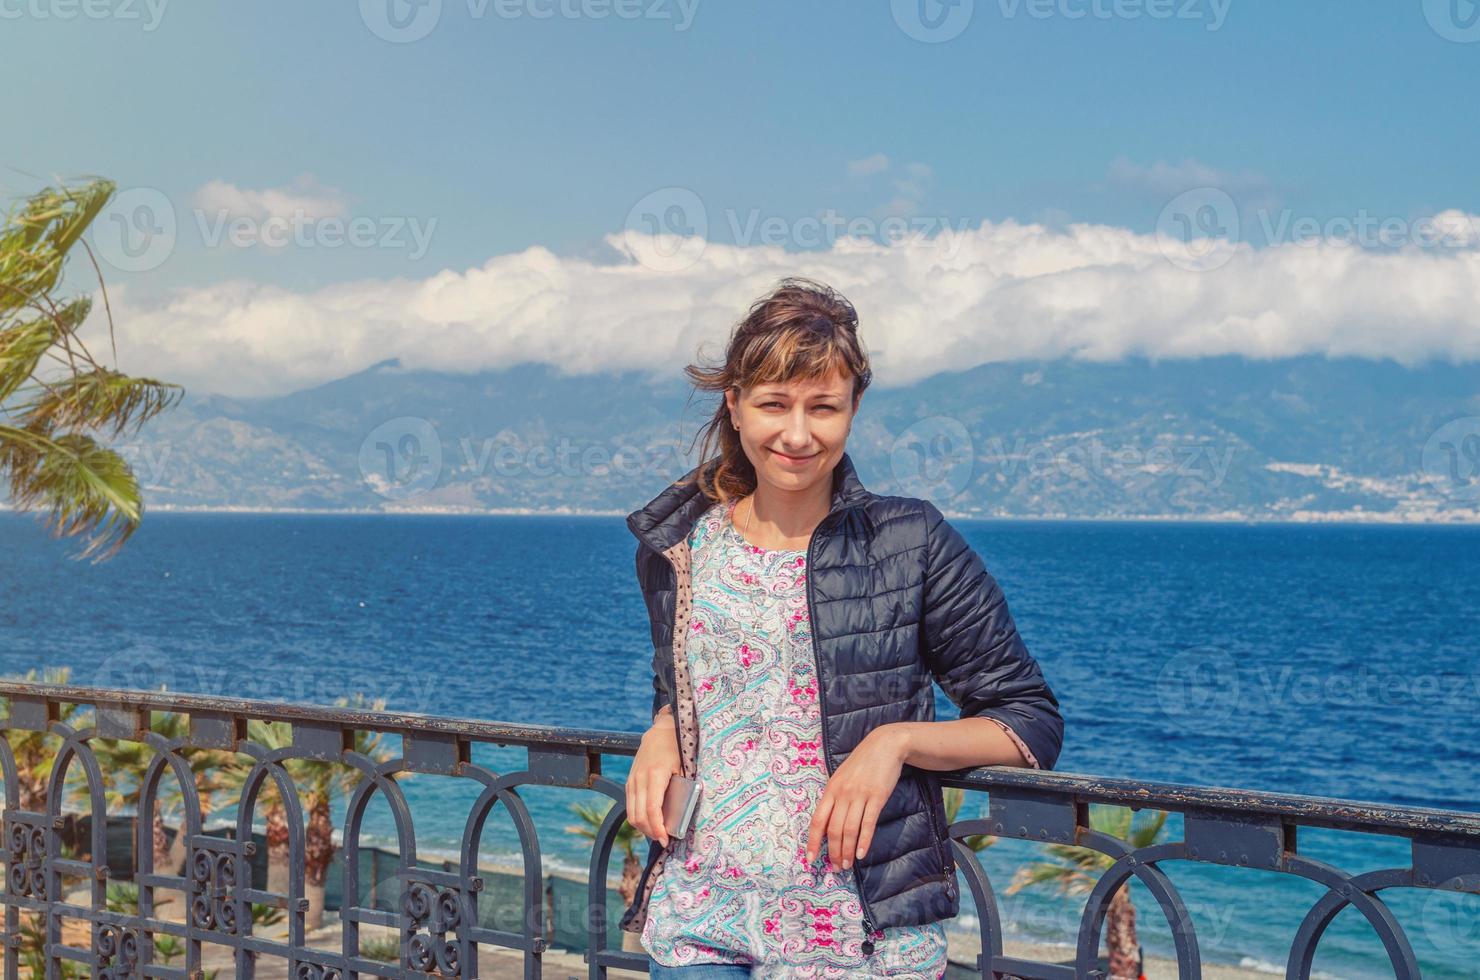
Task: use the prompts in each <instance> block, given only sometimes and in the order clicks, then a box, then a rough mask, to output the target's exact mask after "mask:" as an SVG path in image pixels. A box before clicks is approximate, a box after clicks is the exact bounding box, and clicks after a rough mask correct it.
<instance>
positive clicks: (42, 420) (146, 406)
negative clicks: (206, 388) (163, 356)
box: [18, 368, 185, 437]
mask: <svg viewBox="0 0 1480 980" xmlns="http://www.w3.org/2000/svg"><path fill="white" fill-rule="evenodd" d="M184 394H185V389H183V388H181V387H180V386H179V385H173V384H165V383H163V382H160V381H155V380H154V379H153V378H133V377H129V376H128V375H126V374H120V373H118V372H117V371H112V370H109V369H108V368H98V369H96V370H93V371H86V372H78V373H77V374H75V375H73V376H72V377H70V378H65V379H63V380H60V381H56V382H53V383H52V384H50V385H48V386H47V387H46V388H45V389H43V390H42V391H41V392H40V393H39V394H38V395H37V396H36V398H34V399H32V400H31V401H30V402H28V403H26V404H23V405H20V406H18V408H19V410H20V411H21V412H22V415H21V421H22V422H23V423H24V424H25V425H26V427H27V428H33V429H90V428H98V429H105V428H110V427H111V429H112V433H111V434H112V435H113V436H115V437H116V436H119V435H122V434H123V433H124V430H125V429H127V428H128V426H129V425H130V424H132V425H133V426H134V431H135V432H137V431H138V429H139V427H140V426H142V425H143V424H144V423H145V422H147V421H148V420H149V419H151V418H153V417H154V416H156V415H158V414H160V413H161V412H163V411H165V410H166V409H168V408H170V407H171V406H172V405H174V404H175V403H176V402H177V401H178V400H179V399H180V398H181V397H182V396H183V395H184Z"/></svg>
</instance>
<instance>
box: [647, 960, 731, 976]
mask: <svg viewBox="0 0 1480 980" xmlns="http://www.w3.org/2000/svg"><path fill="white" fill-rule="evenodd" d="M648 976H649V977H652V980H750V966H749V964H746V963H693V964H690V965H689V966H664V965H663V964H662V963H659V962H658V961H657V960H655V959H653V958H652V957H651V956H649V957H648Z"/></svg>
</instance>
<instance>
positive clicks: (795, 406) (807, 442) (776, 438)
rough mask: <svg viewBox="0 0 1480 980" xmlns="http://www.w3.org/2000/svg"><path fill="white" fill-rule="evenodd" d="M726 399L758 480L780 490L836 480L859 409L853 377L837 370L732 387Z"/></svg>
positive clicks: (803, 487) (798, 488) (797, 488)
mask: <svg viewBox="0 0 1480 980" xmlns="http://www.w3.org/2000/svg"><path fill="white" fill-rule="evenodd" d="M725 404H726V405H728V406H729V409H730V423H731V424H732V425H733V424H735V423H737V422H738V423H739V424H740V432H739V435H740V445H741V446H742V447H744V449H745V455H746V456H747V457H749V459H750V462H751V465H753V466H754V467H755V473H756V477H757V479H758V480H759V481H760V482H762V483H769V484H771V485H772V486H773V487H775V488H776V489H778V490H804V489H806V488H807V487H809V486H811V485H812V484H813V483H815V482H817V481H818V480H823V479H825V480H831V479H832V471H833V467H835V466H837V464H838V460H839V459H841V458H842V456H843V448H844V444H845V443H846V442H847V440H848V430H849V429H850V428H851V427H852V425H853V415H854V413H855V412H856V411H857V410H858V406H857V405H856V404H854V402H853V376H852V375H849V374H844V373H842V372H841V371H836V370H835V371H834V373H833V374H831V375H829V376H828V377H826V378H821V379H817V380H812V381H790V382H785V383H780V382H778V383H771V384H762V385H756V386H755V387H753V388H739V389H737V388H731V389H730V390H729V391H727V392H725Z"/></svg>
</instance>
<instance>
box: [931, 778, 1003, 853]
mask: <svg viewBox="0 0 1480 980" xmlns="http://www.w3.org/2000/svg"><path fill="white" fill-rule="evenodd" d="M941 792H942V795H943V796H944V797H945V804H946V826H950V825H951V824H953V823H955V822H956V815H957V814H959V813H960V812H961V804H962V803H964V802H965V801H966V791H965V790H963V789H961V788H959V787H956V786H947V787H945V788H944V789H943V790H942V791H941ZM961 843H962V844H965V845H966V846H967V847H968V848H970V849H971V850H973V851H975V852H976V853H978V854H980V853H981V852H982V851H985V850H986V849H987V848H989V847H991V846H992V845H993V844H995V843H997V838H995V837H993V836H992V835H991V834H971V835H969V836H967V837H963V838H962V839H961Z"/></svg>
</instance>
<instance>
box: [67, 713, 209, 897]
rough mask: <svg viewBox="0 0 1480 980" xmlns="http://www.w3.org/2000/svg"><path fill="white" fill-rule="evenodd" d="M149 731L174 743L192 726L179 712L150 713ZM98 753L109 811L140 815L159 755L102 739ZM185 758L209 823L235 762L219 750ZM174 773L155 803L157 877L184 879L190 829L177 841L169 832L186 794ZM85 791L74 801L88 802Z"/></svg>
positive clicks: (187, 752)
mask: <svg viewBox="0 0 1480 980" xmlns="http://www.w3.org/2000/svg"><path fill="white" fill-rule="evenodd" d="M149 727H150V730H151V731H153V732H155V733H156V734H158V735H161V736H163V737H164V738H166V739H170V740H174V739H177V738H181V737H183V736H185V735H187V734H188V733H189V729H190V721H189V719H188V718H187V717H186V716H185V715H182V714H180V713H178V712H174V711H155V712H152V713H151V718H150V724H149ZM91 745H92V749H93V754H94V755H96V756H97V759H98V766H99V768H101V769H102V772H103V787H104V790H105V791H106V792H107V794H108V809H109V810H116V809H131V810H133V811H134V812H135V813H137V812H138V810H139V803H140V795H141V792H142V789H143V783H144V771H145V769H147V768H148V766H149V763H150V762H152V761H153V760H154V750H153V749H152V748H150V747H149V746H148V745H146V744H145V743H143V742H133V741H128V740H124V739H112V738H98V739H93V740H92V743H91ZM182 754H183V755H184V756H185V757H186V759H187V760H188V761H189V763H190V770H191V773H192V774H193V776H194V782H195V791H196V797H197V798H198V799H199V801H200V810H201V817H202V818H205V817H206V816H208V815H209V814H210V813H211V811H212V810H214V809H215V805H216V798H217V797H218V796H219V794H220V793H221V791H222V788H223V786H222V772H223V770H224V769H226V768H229V767H230V766H231V765H232V764H233V763H234V759H235V757H234V755H233V754H232V753H228V752H223V751H221V750H219V749H198V748H185V749H183V750H182ZM173 772H174V770H167V771H166V774H165V778H162V779H161V780H160V789H161V792H160V795H159V798H158V799H156V800H155V806H154V816H153V840H154V872H155V874H170V875H173V874H179V873H180V871H181V869H182V868H184V866H185V852H186V846H185V827H184V822H183V821H181V824H180V827H179V830H178V831H177V832H176V833H175V837H174V840H173V841H172V840H171V839H170V837H169V834H168V832H167V831H166V828H165V815H166V813H167V812H179V810H180V809H181V807H182V806H183V804H184V793H183V792H182V790H181V787H180V784H179V782H178V781H177V780H175V779H174V778H172V776H173ZM85 795H86V794H85V787H79V789H78V792H77V793H76V794H75V796H76V797H77V798H79V799H82V801H83V802H84V803H85V802H86V801H85Z"/></svg>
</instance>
